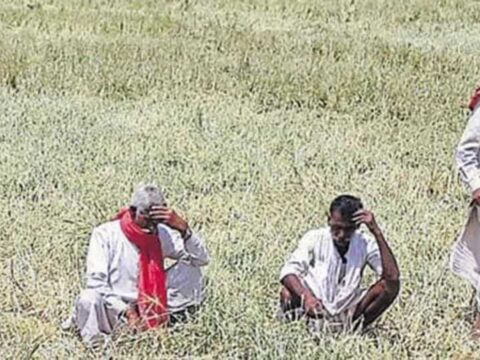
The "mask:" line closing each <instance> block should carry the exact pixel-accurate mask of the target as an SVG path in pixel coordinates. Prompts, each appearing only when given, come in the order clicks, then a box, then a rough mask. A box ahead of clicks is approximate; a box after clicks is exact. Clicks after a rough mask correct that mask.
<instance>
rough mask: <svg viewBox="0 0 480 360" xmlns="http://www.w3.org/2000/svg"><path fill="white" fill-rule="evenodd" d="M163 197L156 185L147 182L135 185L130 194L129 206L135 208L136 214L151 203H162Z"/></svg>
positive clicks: (144, 210)
mask: <svg viewBox="0 0 480 360" xmlns="http://www.w3.org/2000/svg"><path fill="white" fill-rule="evenodd" d="M164 203H165V198H164V196H163V193H162V190H160V188H159V187H158V186H157V185H154V184H148V185H143V184H142V185H140V186H138V187H137V189H136V190H135V192H134V193H133V196H132V201H131V202H130V207H134V208H135V209H136V215H137V216H138V215H140V214H141V213H145V212H146V211H148V209H150V207H151V206H152V205H163V204H164Z"/></svg>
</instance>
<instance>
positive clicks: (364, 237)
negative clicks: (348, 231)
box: [355, 230, 376, 247]
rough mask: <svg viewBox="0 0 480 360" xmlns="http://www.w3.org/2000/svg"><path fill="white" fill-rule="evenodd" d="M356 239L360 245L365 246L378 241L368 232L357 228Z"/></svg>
mask: <svg viewBox="0 0 480 360" xmlns="http://www.w3.org/2000/svg"><path fill="white" fill-rule="evenodd" d="M355 240H356V242H357V244H358V245H360V246H363V247H368V246H370V245H371V244H372V243H376V242H375V239H374V238H373V237H372V235H370V234H369V233H366V232H364V231H361V230H357V231H356V232H355Z"/></svg>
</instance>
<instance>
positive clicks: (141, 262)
mask: <svg viewBox="0 0 480 360" xmlns="http://www.w3.org/2000/svg"><path fill="white" fill-rule="evenodd" d="M164 257H168V258H172V259H174V260H177V262H176V263H175V264H174V265H173V266H171V267H170V268H169V269H167V270H165V269H164V264H163V260H164ZM208 261H209V258H208V253H207V250H206V249H205V246H204V243H203V240H202V239H201V238H200V237H199V236H197V235H196V234H194V233H193V232H192V231H191V230H190V228H189V226H188V223H187V222H186V221H185V220H184V219H183V218H182V217H180V216H179V215H178V214H177V213H176V212H175V211H174V210H172V209H170V208H168V207H167V204H166V203H165V200H164V196H163V194H162V192H161V191H160V189H159V188H158V187H157V186H154V185H144V186H140V187H139V188H138V189H137V190H136V191H135V193H134V195H133V198H132V201H131V204H130V206H129V207H128V208H125V209H122V210H120V212H119V213H118V214H117V216H116V218H115V220H113V221H109V222H107V223H105V224H102V225H100V226H98V227H96V228H95V229H94V230H93V233H92V236H91V239H90V245H89V249H88V255H87V271H86V289H84V290H83V291H82V292H81V293H80V295H79V296H78V297H77V298H76V300H75V304H74V308H73V312H72V315H71V317H70V318H69V319H68V320H67V321H66V322H64V324H62V327H63V328H64V329H69V328H71V327H74V328H76V329H77V330H79V332H80V335H81V336H82V338H83V341H84V343H85V344H86V345H87V346H88V347H94V346H97V345H101V344H104V342H105V340H106V336H107V335H108V334H110V333H112V332H113V330H114V329H115V328H116V327H118V326H120V325H122V324H128V325H129V326H130V327H131V328H133V329H135V330H146V329H151V328H155V327H158V326H164V325H165V324H167V323H168V322H172V321H173V322H174V321H175V320H178V319H185V318H186V317H188V314H189V313H191V311H192V310H193V309H195V308H196V307H198V306H199V305H200V303H201V302H202V300H203V285H202V274H201V271H200V269H199V267H200V266H203V265H206V264H207V263H208Z"/></svg>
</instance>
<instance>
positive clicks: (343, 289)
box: [280, 227, 382, 322]
mask: <svg viewBox="0 0 480 360" xmlns="http://www.w3.org/2000/svg"><path fill="white" fill-rule="evenodd" d="M345 259H346V263H343V262H342V258H341V256H340V254H339V253H338V251H337V249H336V248H335V245H334V243H333V239H332V236H331V233H330V228H328V227H326V228H322V229H318V230H311V231H309V232H307V233H306V234H305V235H304V236H303V238H302V239H301V240H300V244H299V245H298V247H297V249H296V250H295V251H294V252H293V253H292V255H291V256H290V258H289V259H288V261H287V262H286V264H285V265H284V266H283V268H282V270H281V272H280V280H282V279H283V278H284V277H285V276H287V275H289V274H294V275H297V276H298V277H299V279H300V280H301V281H302V282H303V283H304V285H305V286H307V287H308V288H309V289H310V291H311V292H312V293H313V295H314V296H315V297H316V298H318V299H320V300H321V301H322V304H323V306H324V308H325V310H326V311H327V312H328V315H329V316H330V317H331V318H332V319H335V320H336V321H337V320H338V321H341V322H343V321H344V320H346V319H347V318H349V319H351V316H353V310H354V309H355V307H356V305H357V304H358V303H359V302H360V300H361V299H362V297H363V295H364V294H365V291H364V290H362V289H360V283H361V280H362V276H363V270H364V268H365V266H366V265H367V264H368V265H369V266H370V267H371V268H372V270H373V271H374V272H375V273H376V274H377V275H378V276H380V275H381V273H382V261H381V257H380V251H379V249H378V245H377V242H376V240H375V239H372V238H370V237H367V236H366V235H365V234H363V233H361V232H360V231H357V232H355V233H354V234H353V235H352V238H351V240H350V245H349V247H348V251H347V253H346V254H345Z"/></svg>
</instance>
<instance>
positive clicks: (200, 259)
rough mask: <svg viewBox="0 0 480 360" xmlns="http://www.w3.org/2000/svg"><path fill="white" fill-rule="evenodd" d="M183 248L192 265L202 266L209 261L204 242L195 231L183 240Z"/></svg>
mask: <svg viewBox="0 0 480 360" xmlns="http://www.w3.org/2000/svg"><path fill="white" fill-rule="evenodd" d="M185 249H186V251H187V253H188V255H189V257H190V262H191V264H192V265H193V266H204V265H207V264H208V262H209V261H210V258H209V256H208V252H207V248H206V247H205V243H204V242H203V239H202V238H201V237H200V236H199V235H198V234H196V233H192V236H191V237H190V239H188V240H185Z"/></svg>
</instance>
